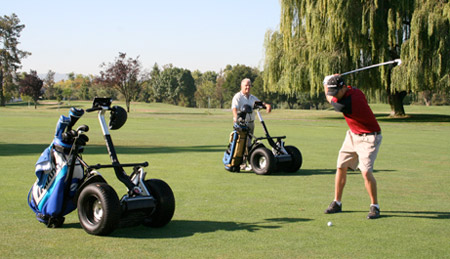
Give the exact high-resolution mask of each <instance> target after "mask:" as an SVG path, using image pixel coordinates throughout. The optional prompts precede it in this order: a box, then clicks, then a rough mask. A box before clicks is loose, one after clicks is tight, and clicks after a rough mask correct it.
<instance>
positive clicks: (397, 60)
mask: <svg viewBox="0 0 450 259" xmlns="http://www.w3.org/2000/svg"><path fill="white" fill-rule="evenodd" d="M394 63H397V65H400V64H401V63H402V61H401V60H400V59H395V60H391V61H387V62H383V63H380V64H375V65H371V66H367V67H362V68H358V69H355V70H352V71H348V72H345V73H342V74H341V76H345V75H348V74H352V73H356V72H359V71H363V70H366V69H371V68H374V67H380V66H384V65H389V64H394Z"/></svg>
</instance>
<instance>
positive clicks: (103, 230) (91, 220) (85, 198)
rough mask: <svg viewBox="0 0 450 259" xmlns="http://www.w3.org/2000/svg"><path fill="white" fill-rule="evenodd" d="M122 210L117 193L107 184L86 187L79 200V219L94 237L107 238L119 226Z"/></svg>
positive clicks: (93, 184)
mask: <svg viewBox="0 0 450 259" xmlns="http://www.w3.org/2000/svg"><path fill="white" fill-rule="evenodd" d="M121 214H122V208H121V206H120V202H119V197H117V193H116V191H114V189H113V188H112V187H111V186H109V185H108V184H106V183H92V184H89V185H88V186H86V187H85V188H84V189H83V190H82V191H81V193H80V197H79V198H78V218H79V219H80V224H81V226H82V227H83V229H84V230H85V231H86V232H87V233H89V234H92V235H99V236H105V235H108V234H110V233H111V232H113V231H114V229H115V228H116V227H117V226H118V225H119V222H120V216H121Z"/></svg>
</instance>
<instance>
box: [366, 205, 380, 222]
mask: <svg viewBox="0 0 450 259" xmlns="http://www.w3.org/2000/svg"><path fill="white" fill-rule="evenodd" d="M379 217H380V209H379V208H377V207H375V206H370V211H369V214H368V215H367V218H368V219H377V218H379Z"/></svg>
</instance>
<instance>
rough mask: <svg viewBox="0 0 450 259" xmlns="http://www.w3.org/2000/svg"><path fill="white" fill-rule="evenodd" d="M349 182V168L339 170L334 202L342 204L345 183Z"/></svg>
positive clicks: (336, 177)
mask: <svg viewBox="0 0 450 259" xmlns="http://www.w3.org/2000/svg"><path fill="white" fill-rule="evenodd" d="M346 181H347V168H338V169H337V170H336V176H335V179H334V200H335V201H338V202H341V200H342V194H343V192H344V187H345V183H346Z"/></svg>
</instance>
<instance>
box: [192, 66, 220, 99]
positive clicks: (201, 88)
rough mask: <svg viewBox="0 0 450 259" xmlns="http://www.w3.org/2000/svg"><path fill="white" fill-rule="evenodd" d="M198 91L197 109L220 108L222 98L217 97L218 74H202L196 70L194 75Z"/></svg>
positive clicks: (196, 95)
mask: <svg viewBox="0 0 450 259" xmlns="http://www.w3.org/2000/svg"><path fill="white" fill-rule="evenodd" d="M192 77H193V78H194V80H195V85H196V87H197V90H196V92H195V101H196V104H197V107H200V108H201V107H208V108H211V107H220V99H221V98H220V96H218V95H217V93H218V92H217V78H218V74H217V73H216V72H214V71H206V72H205V73H201V72H200V71H198V70H196V71H194V72H193V73H192Z"/></svg>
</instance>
